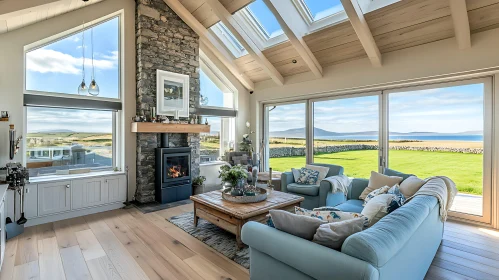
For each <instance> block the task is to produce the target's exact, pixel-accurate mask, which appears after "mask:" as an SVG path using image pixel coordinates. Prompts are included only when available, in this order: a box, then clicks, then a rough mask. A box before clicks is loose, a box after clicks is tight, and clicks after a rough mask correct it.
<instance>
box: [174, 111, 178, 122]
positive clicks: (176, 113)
mask: <svg viewBox="0 0 499 280" xmlns="http://www.w3.org/2000/svg"><path fill="white" fill-rule="evenodd" d="M174 118H175V119H176V120H178V110H175V117H174Z"/></svg>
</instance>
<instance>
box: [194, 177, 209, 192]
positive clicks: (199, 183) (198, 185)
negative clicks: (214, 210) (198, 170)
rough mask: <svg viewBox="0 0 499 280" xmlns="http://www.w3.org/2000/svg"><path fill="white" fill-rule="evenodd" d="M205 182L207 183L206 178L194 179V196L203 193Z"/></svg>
mask: <svg viewBox="0 0 499 280" xmlns="http://www.w3.org/2000/svg"><path fill="white" fill-rule="evenodd" d="M204 181H206V177H205V176H198V177H195V178H194V179H192V187H193V188H194V194H200V193H203V187H204Z"/></svg>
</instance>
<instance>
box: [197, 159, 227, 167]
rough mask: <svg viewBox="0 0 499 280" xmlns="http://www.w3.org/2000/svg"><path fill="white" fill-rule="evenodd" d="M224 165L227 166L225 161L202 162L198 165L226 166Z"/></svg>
mask: <svg viewBox="0 0 499 280" xmlns="http://www.w3.org/2000/svg"><path fill="white" fill-rule="evenodd" d="M226 164H227V165H228V164H229V163H227V162H225V161H220V160H216V161H208V162H202V163H200V164H199V165H200V166H210V165H226Z"/></svg>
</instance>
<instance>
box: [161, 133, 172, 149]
mask: <svg viewBox="0 0 499 280" xmlns="http://www.w3.org/2000/svg"><path fill="white" fill-rule="evenodd" d="M168 138H169V137H168V133H161V147H160V148H169V147H170V143H169V139H168Z"/></svg>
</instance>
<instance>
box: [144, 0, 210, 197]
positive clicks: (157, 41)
mask: <svg viewBox="0 0 499 280" xmlns="http://www.w3.org/2000/svg"><path fill="white" fill-rule="evenodd" d="M136 3H137V9H136V45H137V107H136V109H137V115H146V116H148V117H150V115H151V108H154V107H156V70H157V69H159V70H166V71H171V72H175V73H180V74H186V75H189V76H190V107H195V106H196V104H197V102H198V100H199V87H200V86H199V72H198V68H199V37H198V35H197V34H196V33H195V32H194V31H193V30H192V29H191V28H190V27H189V26H187V24H185V23H184V22H183V21H182V20H181V19H180V17H178V16H177V15H176V14H175V13H174V12H173V11H172V10H171V9H170V8H169V7H168V6H167V5H166V4H165V2H164V1H163V0H136ZM169 137H170V139H169V140H170V146H171V147H182V146H184V147H186V146H190V147H191V148H192V153H191V161H192V171H193V172H192V176H198V173H199V160H200V151H199V135H197V134H188V135H187V134H170V135H169ZM159 143H160V138H159V135H158V134H151V133H149V134H147V133H139V134H137V196H136V199H137V200H138V201H139V202H142V203H145V202H151V201H154V188H155V149H156V148H157V147H158V146H159Z"/></svg>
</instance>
